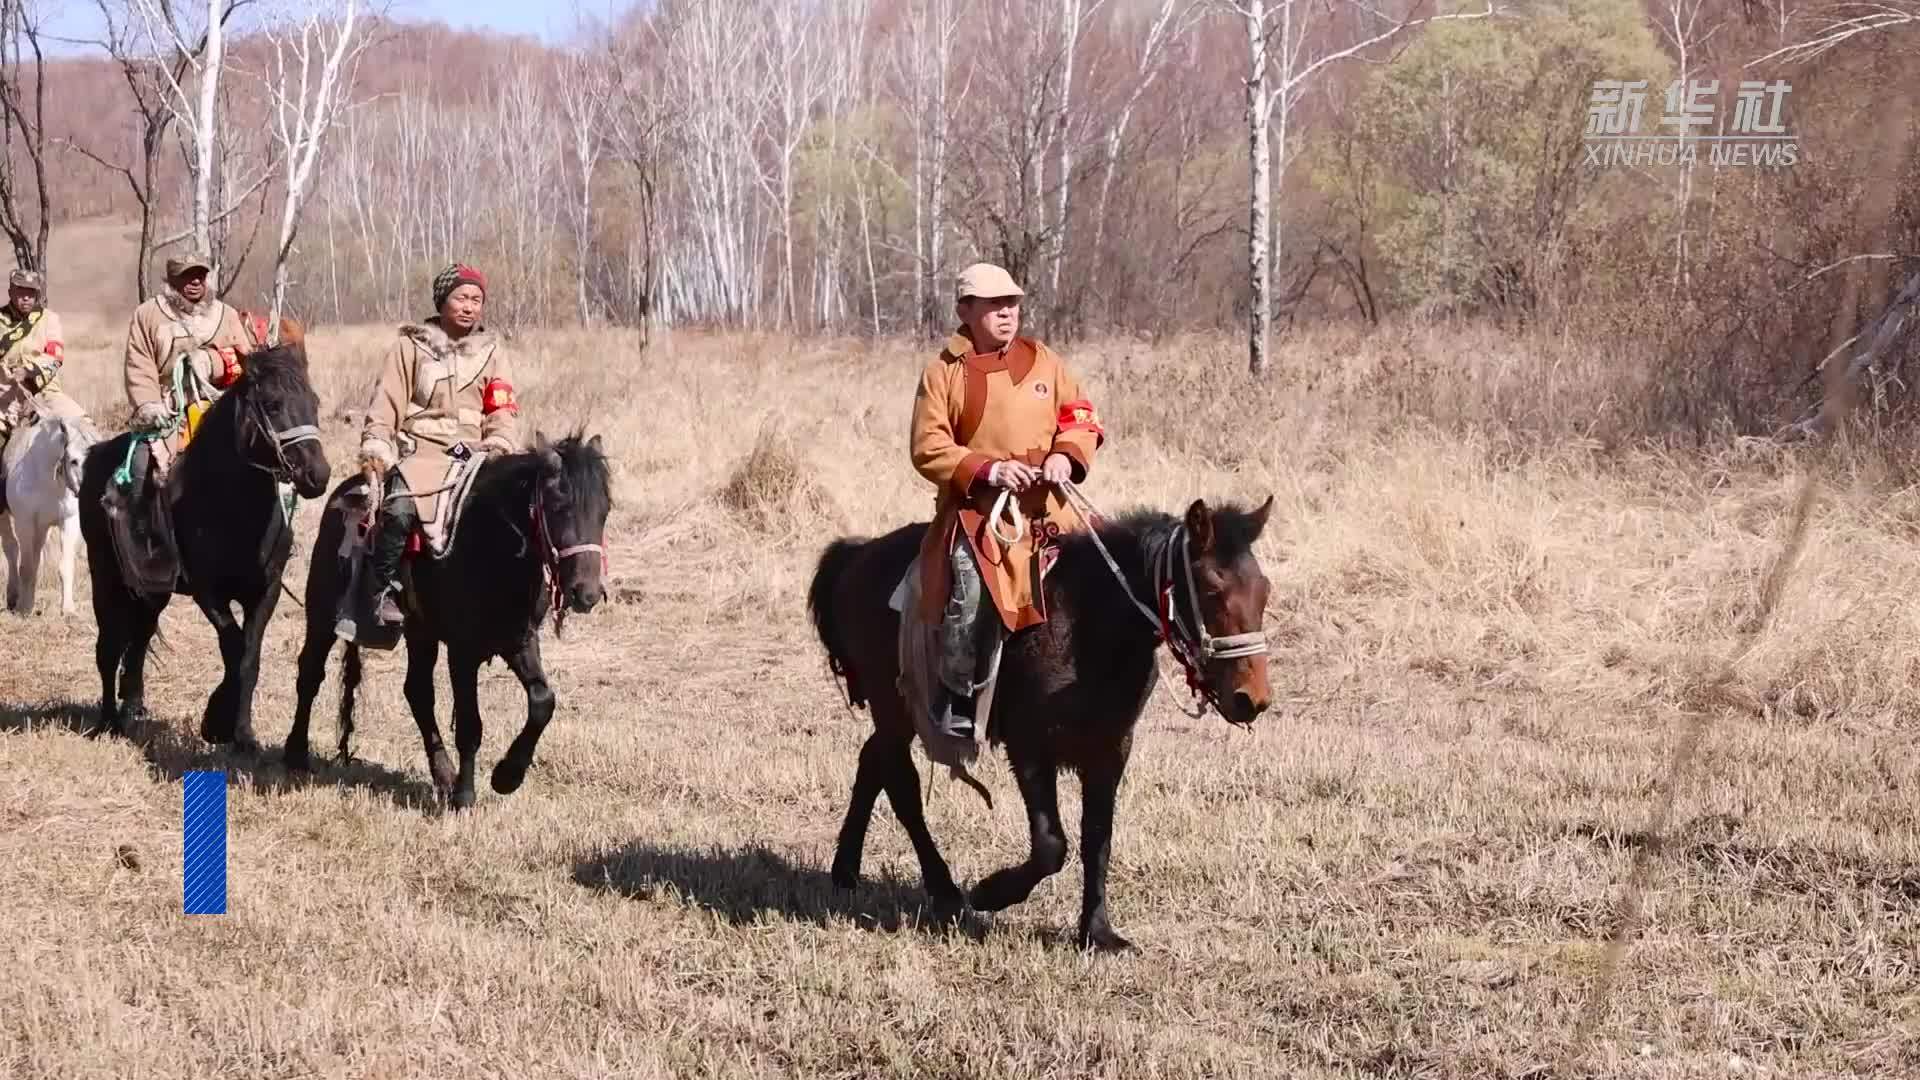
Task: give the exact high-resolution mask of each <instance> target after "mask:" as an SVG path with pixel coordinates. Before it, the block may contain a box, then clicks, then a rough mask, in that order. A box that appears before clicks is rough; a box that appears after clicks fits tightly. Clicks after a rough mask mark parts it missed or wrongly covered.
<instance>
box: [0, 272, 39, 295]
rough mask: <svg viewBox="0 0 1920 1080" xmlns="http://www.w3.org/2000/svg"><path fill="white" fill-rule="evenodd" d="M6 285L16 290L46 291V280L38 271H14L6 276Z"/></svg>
mask: <svg viewBox="0 0 1920 1080" xmlns="http://www.w3.org/2000/svg"><path fill="white" fill-rule="evenodd" d="M7 284H8V285H11V286H13V287H14V288H16V289H32V290H33V291H34V292H46V291H47V279H46V277H45V276H44V275H42V274H41V273H40V272H39V271H38V270H26V269H21V270H15V271H14V272H13V273H11V274H9V275H7Z"/></svg>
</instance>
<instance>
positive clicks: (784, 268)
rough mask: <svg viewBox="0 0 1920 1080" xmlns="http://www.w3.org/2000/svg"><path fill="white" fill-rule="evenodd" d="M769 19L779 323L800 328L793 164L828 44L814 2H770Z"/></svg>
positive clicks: (817, 94)
mask: <svg viewBox="0 0 1920 1080" xmlns="http://www.w3.org/2000/svg"><path fill="white" fill-rule="evenodd" d="M769 14H770V18H769V19H768V23H769V29H770V33H769V34H768V36H767V42H766V44H767V60H768V67H769V68H770V69H771V72H772V75H773V82H774V87H773V93H772V98H773V100H772V112H773V113H774V116H773V117H772V120H773V122H774V124H775V125H777V129H778V133H777V135H776V136H775V142H774V147H773V153H774V160H775V163H776V164H775V169H774V174H773V176H772V177H771V178H770V179H771V180H772V183H773V197H774V200H775V201H776V202H777V203H778V205H779V222H778V228H779V231H780V271H779V272H780V287H779V290H778V292H777V294H776V295H777V297H778V304H779V307H780V312H779V314H780V318H781V320H782V321H784V322H785V323H786V325H788V326H790V327H794V328H796V329H797V328H798V327H799V324H800V307H799V301H798V298H797V297H796V296H795V293H796V291H797V290H796V288H795V285H796V275H795V274H794V271H793V227H794V214H793V158H794V154H795V153H796V152H798V151H799V149H800V143H801V140H803V139H804V138H806V134H807V130H808V128H809V127H810V126H811V118H812V113H813V109H814V106H815V105H817V104H818V103H819V101H820V99H821V97H822V96H823V95H824V94H825V93H826V85H825V83H826V68H827V56H826V52H827V48H826V46H827V43H826V41H825V34H824V31H825V26H824V25H823V24H824V19H823V18H822V13H821V11H820V4H819V2H818V0H773V9H772V11H771V12H770V13H769Z"/></svg>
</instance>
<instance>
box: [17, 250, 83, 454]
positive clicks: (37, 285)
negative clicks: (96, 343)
mask: <svg viewBox="0 0 1920 1080" xmlns="http://www.w3.org/2000/svg"><path fill="white" fill-rule="evenodd" d="M46 289H47V282H46V278H45V277H44V276H42V275H41V274H40V273H39V272H38V271H34V270H26V269H20V270H15V271H14V272H13V273H12V275H11V276H9V277H8V278H7V304H6V306H5V307H0V446H5V445H6V443H7V440H8V439H9V438H10V437H11V436H12V434H13V429H14V428H15V427H17V426H19V424H20V422H21V421H22V420H24V419H26V418H27V417H30V416H34V415H40V416H64V417H68V418H71V419H79V418H80V417H82V416H84V415H86V410H84V409H82V408H81V407H80V403H79V402H77V401H74V400H73V399H72V398H70V397H68V396H67V395H66V393H65V392H64V391H63V390H62V389H61V388H60V365H61V364H62V363H63V362H65V360H66V344H65V342H64V341H62V340H61V333H60V316H58V315H56V314H54V313H53V312H52V311H50V310H48V309H47V307H46Z"/></svg>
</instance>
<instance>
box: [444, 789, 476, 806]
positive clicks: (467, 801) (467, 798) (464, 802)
mask: <svg viewBox="0 0 1920 1080" xmlns="http://www.w3.org/2000/svg"><path fill="white" fill-rule="evenodd" d="M449 805H450V806H452V807H453V808H454V809H455V810H471V809H473V792H472V791H469V790H467V789H465V788H456V789H455V790H454V792H453V798H452V799H451V800H449Z"/></svg>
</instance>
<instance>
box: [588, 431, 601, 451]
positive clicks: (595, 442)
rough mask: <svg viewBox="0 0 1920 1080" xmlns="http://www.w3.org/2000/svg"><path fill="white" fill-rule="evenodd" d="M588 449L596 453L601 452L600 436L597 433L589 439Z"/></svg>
mask: <svg viewBox="0 0 1920 1080" xmlns="http://www.w3.org/2000/svg"><path fill="white" fill-rule="evenodd" d="M587 449H589V450H591V451H593V452H594V453H596V454H597V453H599V452H600V436H598V435H595V436H594V437H593V438H591V439H588V440H587Z"/></svg>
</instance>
